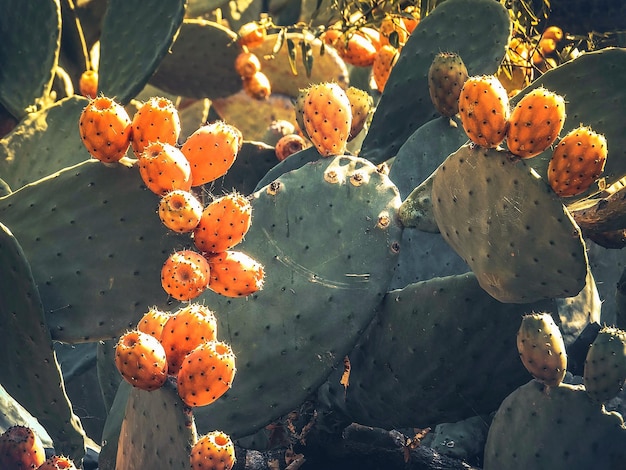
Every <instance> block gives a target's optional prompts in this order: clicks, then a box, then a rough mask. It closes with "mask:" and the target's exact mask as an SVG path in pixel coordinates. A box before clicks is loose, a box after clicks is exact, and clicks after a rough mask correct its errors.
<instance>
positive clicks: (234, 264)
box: [207, 250, 265, 297]
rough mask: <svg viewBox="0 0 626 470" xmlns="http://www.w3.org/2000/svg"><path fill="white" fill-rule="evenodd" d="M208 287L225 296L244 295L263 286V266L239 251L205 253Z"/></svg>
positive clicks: (252, 292)
mask: <svg viewBox="0 0 626 470" xmlns="http://www.w3.org/2000/svg"><path fill="white" fill-rule="evenodd" d="M207 260H208V261H209V266H210V267H211V280H210V281H209V289H211V290H212V291H213V292H216V293H218V294H221V295H224V296H226V297H244V296H246V295H250V294H254V293H255V292H256V291H258V290H260V289H262V288H263V280H264V276H265V273H264V270H263V266H262V265H261V264H260V263H259V262H257V261H256V260H254V259H252V258H251V257H250V256H248V255H246V254H245V253H242V252H240V251H233V250H229V251H224V252H221V253H214V254H207Z"/></svg>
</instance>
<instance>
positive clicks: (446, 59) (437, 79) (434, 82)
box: [428, 52, 469, 117]
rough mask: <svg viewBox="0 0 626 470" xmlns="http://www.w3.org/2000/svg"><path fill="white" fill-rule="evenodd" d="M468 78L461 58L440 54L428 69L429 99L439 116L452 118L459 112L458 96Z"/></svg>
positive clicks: (448, 53)
mask: <svg viewBox="0 0 626 470" xmlns="http://www.w3.org/2000/svg"><path fill="white" fill-rule="evenodd" d="M468 78H469V76H468V73H467V67H465V63H464V62H463V59H461V56H460V55H458V54H456V53H454V52H440V53H439V54H437V55H436V56H435V58H434V59H433V62H432V64H431V65H430V68H429V69H428V91H429V93H430V99H431V100H432V102H433V104H434V105H435V108H436V109H437V111H439V113H441V115H443V116H447V117H452V116H454V115H456V114H457V113H458V112H459V95H460V94H461V89H462V88H463V85H464V84H465V82H466V80H467V79H468Z"/></svg>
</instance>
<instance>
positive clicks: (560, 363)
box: [517, 313, 567, 387]
mask: <svg viewBox="0 0 626 470" xmlns="http://www.w3.org/2000/svg"><path fill="white" fill-rule="evenodd" d="M517 350H518V351H519V355H520V358H521V359H522V362H523V363H524V367H526V369H527V370H528V372H530V373H531V374H532V375H533V377H535V379H537V380H538V381H539V382H542V383H544V384H546V385H548V386H550V387H556V386H558V385H559V384H560V383H561V382H562V381H563V378H564V377H565V371H566V369H567V354H566V352H565V343H564V342H563V336H562V335H561V331H560V330H559V327H558V326H556V323H554V320H553V319H552V316H550V314H549V313H533V314H530V315H524V317H523V318H522V324H521V325H520V328H519V330H518V332H517Z"/></svg>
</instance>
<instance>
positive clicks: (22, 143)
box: [0, 96, 90, 190]
mask: <svg viewBox="0 0 626 470" xmlns="http://www.w3.org/2000/svg"><path fill="white" fill-rule="evenodd" d="M87 103H88V100H87V99H86V98H83V97H81V96H73V97H71V98H65V99H63V100H61V101H58V102H57V103H55V104H54V105H52V106H50V107H47V108H45V109H42V110H41V111H38V112H36V113H32V114H29V115H28V116H26V118H25V119H24V120H23V121H22V122H21V123H20V124H19V125H18V126H17V127H16V128H15V129H14V130H13V132H11V133H10V134H9V135H7V136H6V137H5V138H4V139H2V140H0V176H2V178H3V179H4V180H5V181H6V182H7V183H8V185H9V186H11V187H12V188H13V189H14V190H15V189H18V188H21V187H22V186H24V185H25V184H28V183H32V182H33V181H36V180H38V179H40V178H43V177H45V176H48V175H50V174H51V173H54V172H55V171H59V170H62V169H63V168H66V167H68V166H72V165H75V164H77V163H80V162H83V161H85V160H88V159H89V158H90V155H89V152H88V151H87V149H85V146H84V145H83V143H82V141H81V139H80V134H79V132H78V120H79V118H80V114H81V113H82V111H83V109H84V108H85V106H86V105H87Z"/></svg>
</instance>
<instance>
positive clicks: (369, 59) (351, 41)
mask: <svg viewBox="0 0 626 470" xmlns="http://www.w3.org/2000/svg"><path fill="white" fill-rule="evenodd" d="M335 49H337V53H338V54H339V56H340V57H341V58H342V59H343V60H344V61H345V62H347V63H348V64H350V65H354V66H355V67H369V66H370V65H372V64H373V63H374V56H375V55H376V47H375V46H374V44H373V43H372V41H370V40H369V38H367V37H366V36H365V35H362V34H359V33H358V32H353V33H346V34H344V35H343V36H342V37H340V38H339V39H337V40H336V41H335Z"/></svg>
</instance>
